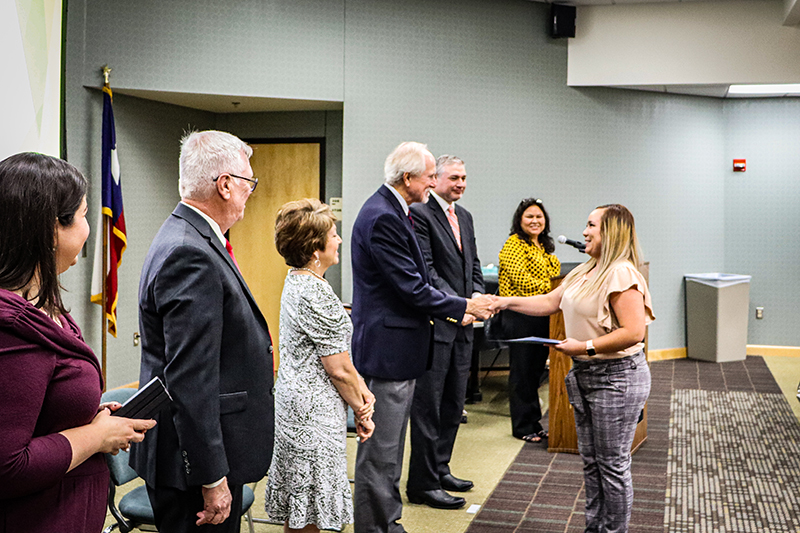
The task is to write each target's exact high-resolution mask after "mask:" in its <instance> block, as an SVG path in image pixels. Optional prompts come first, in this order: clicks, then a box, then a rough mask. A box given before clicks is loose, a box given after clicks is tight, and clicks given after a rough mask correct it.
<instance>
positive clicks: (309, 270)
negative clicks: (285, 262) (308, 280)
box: [289, 267, 328, 283]
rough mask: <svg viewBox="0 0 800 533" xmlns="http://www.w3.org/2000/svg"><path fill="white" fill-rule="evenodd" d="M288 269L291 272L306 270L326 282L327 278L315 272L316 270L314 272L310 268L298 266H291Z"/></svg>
mask: <svg viewBox="0 0 800 533" xmlns="http://www.w3.org/2000/svg"><path fill="white" fill-rule="evenodd" d="M289 270H290V271H291V272H299V271H301V270H305V271H306V272H310V273H311V275H312V276H315V277H317V278H319V279H321V280H322V281H324V282H325V283H328V280H327V279H325V278H323V277H322V276H320V275H319V274H317V273H316V272H314V271H313V270H311V269H310V268H306V267H300V268H297V267H293V268H291V269H289Z"/></svg>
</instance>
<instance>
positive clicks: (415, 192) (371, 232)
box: [351, 142, 491, 533]
mask: <svg viewBox="0 0 800 533" xmlns="http://www.w3.org/2000/svg"><path fill="white" fill-rule="evenodd" d="M384 175H385V183H384V185H382V186H381V187H380V188H379V189H378V191H377V192H376V193H375V194H373V195H372V196H371V197H370V198H369V199H368V200H367V201H366V202H365V203H364V205H363V206H362V208H361V211H360V212H359V214H358V217H357V218H356V221H355V224H354V225H353V233H352V241H351V253H352V266H353V312H352V318H353V327H354V331H353V342H352V349H353V361H354V363H355V366H356V368H357V369H358V371H359V372H360V373H361V375H362V376H363V377H364V380H365V381H366V383H367V386H368V387H369V389H370V390H371V391H372V392H373V393H374V394H375V399H376V401H375V414H374V415H373V421H374V422H375V432H374V433H373V436H372V438H371V439H369V440H368V441H366V442H364V443H361V444H360V445H359V447H358V457H357V459H356V478H355V532H356V533H379V532H380V533H401V532H404V531H405V530H404V529H403V526H402V525H401V524H399V523H398V520H399V519H400V516H401V513H402V509H403V504H402V500H401V497H400V489H399V485H400V473H401V470H402V466H403V446H404V442H405V432H406V426H407V424H408V417H409V413H410V409H411V399H412V397H413V394H414V383H415V380H416V378H418V377H420V376H421V375H422V374H423V373H424V372H425V370H426V369H427V368H429V366H430V357H431V348H432V341H433V336H432V331H431V330H432V324H433V322H432V320H431V317H432V316H435V317H437V318H441V319H443V320H446V321H448V322H452V323H460V322H462V321H463V320H465V317H466V320H467V321H469V320H470V317H469V316H470V315H472V316H476V315H477V316H481V317H486V316H488V315H489V314H490V313H489V311H488V307H489V305H490V304H491V299H490V298H488V297H485V296H481V297H479V298H474V299H467V298H462V297H458V296H451V295H449V294H447V293H446V292H444V291H441V290H439V289H437V288H435V287H434V286H433V285H431V279H430V276H429V274H428V268H427V265H426V263H425V259H424V257H423V255H422V251H421V250H420V247H419V243H418V242H417V238H416V234H415V233H414V228H413V225H414V222H413V220H412V218H411V216H410V215H409V206H410V205H411V204H413V203H417V202H425V201H426V200H427V198H428V192H429V190H430V189H431V187H433V186H434V185H435V183H436V161H435V160H434V158H433V155H431V153H430V152H429V151H428V149H427V147H426V146H425V145H423V144H420V143H414V142H408V143H402V144H401V145H400V146H398V147H397V148H396V149H395V150H394V151H393V152H392V153H391V154H390V155H389V157H387V159H386V163H385V165H384Z"/></svg>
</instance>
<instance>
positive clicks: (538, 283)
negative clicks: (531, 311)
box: [498, 233, 561, 296]
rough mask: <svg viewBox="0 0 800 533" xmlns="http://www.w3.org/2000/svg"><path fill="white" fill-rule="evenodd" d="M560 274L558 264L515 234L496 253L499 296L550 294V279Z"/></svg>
mask: <svg viewBox="0 0 800 533" xmlns="http://www.w3.org/2000/svg"><path fill="white" fill-rule="evenodd" d="M560 273H561V262H560V261H559V260H558V257H556V256H555V255H553V254H548V253H545V251H544V249H542V248H539V247H538V246H536V245H535V244H528V243H526V242H525V241H523V240H522V239H520V237H519V235H517V234H516V233H515V234H514V235H511V236H510V237H509V238H508V240H506V243H505V244H504V245H503V249H502V250H500V267H499V272H498V282H499V285H500V296H533V295H535V294H546V293H548V292H550V290H551V285H550V278H553V277H556V276H558V275H559V274H560Z"/></svg>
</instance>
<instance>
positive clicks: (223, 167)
mask: <svg viewBox="0 0 800 533" xmlns="http://www.w3.org/2000/svg"><path fill="white" fill-rule="evenodd" d="M251 155H253V149H252V148H250V147H249V146H248V145H247V143H245V142H244V141H242V140H241V139H239V138H238V137H236V136H234V135H231V134H230V133H225V132H224V131H215V130H207V131H194V132H190V133H189V134H187V135H185V136H184V137H183V139H181V157H180V180H179V182H178V192H179V193H180V195H181V198H182V199H188V200H197V201H203V200H207V199H208V198H210V197H211V194H212V193H213V191H214V181H213V180H214V178H216V177H218V176H219V175H220V174H225V173H226V172H230V173H236V174H240V173H241V172H244V168H243V164H242V162H243V161H247V160H248V159H249V158H250V156H251Z"/></svg>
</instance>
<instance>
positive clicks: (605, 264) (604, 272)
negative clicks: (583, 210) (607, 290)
mask: <svg viewBox="0 0 800 533" xmlns="http://www.w3.org/2000/svg"><path fill="white" fill-rule="evenodd" d="M597 209H602V210H603V214H602V215H601V217H600V238H601V246H602V248H601V250H600V259H599V260H598V259H595V258H594V257H591V258H589V260H588V261H586V262H585V263H584V264H582V265H580V266H578V267H576V268H574V269H573V270H572V272H570V273H569V274H567V277H566V278H564V283H563V285H564V288H565V289H566V288H567V287H569V286H570V285H572V284H573V283H575V282H576V281H578V280H579V279H581V278H582V277H583V276H584V275H586V274H587V273H588V272H589V271H590V270H592V269H593V268H595V266H596V267H597V273H596V274H595V275H594V276H593V277H592V279H590V280H589V281H588V282H587V283H586V284H585V285H584V286H583V287H581V288H580V289H578V291H577V292H576V293H575V298H577V299H581V298H584V297H586V296H588V295H590V294H593V293H595V292H597V291H598V290H599V289H600V287H601V286H602V285H603V283H605V281H606V279H607V278H608V274H609V273H610V271H611V269H612V267H613V266H614V265H616V264H618V263H621V262H625V261H627V262H629V263H631V264H632V265H633V266H634V267H636V269H637V270H638V269H639V267H640V266H641V264H642V250H641V248H640V247H639V239H638V238H637V237H636V225H635V223H634V220H633V214H632V213H631V212H630V211H629V210H628V208H627V207H625V206H624V205H620V204H607V205H601V206H598V207H597Z"/></svg>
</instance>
